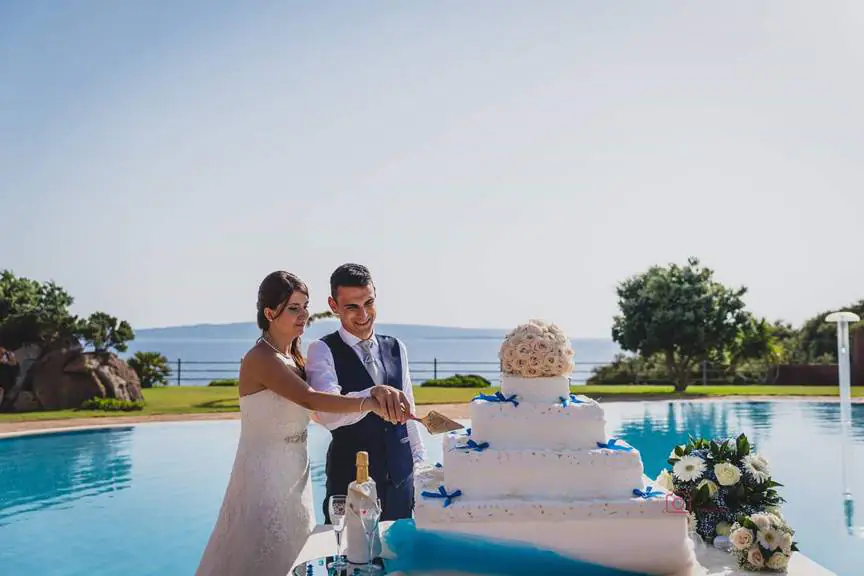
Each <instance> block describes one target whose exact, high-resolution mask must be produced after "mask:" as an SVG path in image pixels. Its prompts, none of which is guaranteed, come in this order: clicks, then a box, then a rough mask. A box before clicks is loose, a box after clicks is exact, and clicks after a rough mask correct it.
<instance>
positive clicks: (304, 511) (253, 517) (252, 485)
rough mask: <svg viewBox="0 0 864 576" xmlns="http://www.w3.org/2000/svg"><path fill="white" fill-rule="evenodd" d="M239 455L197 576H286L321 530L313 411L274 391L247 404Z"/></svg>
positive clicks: (259, 394) (243, 399)
mask: <svg viewBox="0 0 864 576" xmlns="http://www.w3.org/2000/svg"><path fill="white" fill-rule="evenodd" d="M240 417H241V432H240V441H239V444H238V446H237V455H236V457H235V460H234V468H233V469H232V471H231V478H230V480H229V482H228V488H227V490H226V491H225V499H224V500H223V502H222V508H221V510H220V512H219V518H218V520H217V521H216V526H215V528H214V529H213V533H212V535H211V536H210V541H209V542H208V544H207V548H206V549H205V551H204V555H203V558H202V559H201V563H200V565H199V566H198V571H197V572H196V575H197V576H217V575H218V576H241V575H242V576H246V575H253V574H254V575H255V576H286V575H287V574H288V573H289V572H290V571H291V567H292V566H293V564H294V561H295V560H296V558H297V555H298V554H299V553H300V550H301V548H302V547H303V544H305V542H306V539H307V538H308V537H309V534H310V533H311V531H312V528H313V527H314V524H315V513H314V510H313V508H312V484H311V479H310V475H309V455H308V453H307V450H306V430H307V426H308V425H309V412H308V411H307V410H306V409H305V408H303V407H301V406H298V405H297V404H294V403H293V402H291V401H290V400H288V399H286V398H283V397H282V396H279V395H278V394H276V393H275V392H272V391H270V390H266V389H265V390H262V391H261V392H256V393H254V394H250V395H247V396H243V397H241V398H240Z"/></svg>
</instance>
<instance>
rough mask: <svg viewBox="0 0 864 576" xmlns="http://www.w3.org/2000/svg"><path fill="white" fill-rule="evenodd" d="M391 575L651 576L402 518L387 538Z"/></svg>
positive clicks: (387, 554) (386, 564)
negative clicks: (422, 525) (424, 527)
mask: <svg viewBox="0 0 864 576" xmlns="http://www.w3.org/2000/svg"><path fill="white" fill-rule="evenodd" d="M382 539H383V540H384V544H385V546H386V548H387V550H388V551H387V553H386V555H385V560H384V565H385V567H386V569H387V571H388V572H406V573H409V574H411V573H415V572H417V573H426V572H458V573H462V574H488V575H492V574H494V575H495V576H511V575H512V576H524V575H525V574H537V575H541V574H542V575H544V576H545V575H547V574H550V575H551V574H556V575H557V574H578V575H579V576H647V575H646V574H644V573H642V572H632V571H629V570H621V569H619V568H612V567H610V566H603V565H602V564H594V563H592V562H587V561H585V560H578V559H576V558H569V557H567V556H564V555H563V554H560V553H558V552H555V551H552V550H546V549H543V548H540V547H538V546H535V545H532V544H527V543H525V544H523V543H518V542H512V541H503V540H497V539H494V538H487V537H481V536H476V535H473V534H462V533H454V532H440V531H435V530H422V529H418V528H417V525H416V523H415V522H414V520H413V519H401V520H397V521H396V522H394V523H393V525H392V526H391V527H390V528H389V529H388V530H387V531H386V532H384V534H383V535H382Z"/></svg>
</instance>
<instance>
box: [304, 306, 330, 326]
mask: <svg viewBox="0 0 864 576" xmlns="http://www.w3.org/2000/svg"><path fill="white" fill-rule="evenodd" d="M334 316H335V314H333V312H331V311H330V310H327V311H326V312H316V313H315V314H312V315H311V316H309V321H308V322H307V323H306V325H307V326H311V325H312V323H313V322H316V321H318V320H325V319H327V318H333V317H334Z"/></svg>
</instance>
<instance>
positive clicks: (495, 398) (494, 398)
mask: <svg viewBox="0 0 864 576" xmlns="http://www.w3.org/2000/svg"><path fill="white" fill-rule="evenodd" d="M516 398H518V396H517V395H516V394H511V395H510V396H504V394H502V393H501V392H500V391H498V392H495V394H478V395H477V396H475V397H474V400H486V401H487V402H510V403H511V404H513V406H519V401H518V400H516Z"/></svg>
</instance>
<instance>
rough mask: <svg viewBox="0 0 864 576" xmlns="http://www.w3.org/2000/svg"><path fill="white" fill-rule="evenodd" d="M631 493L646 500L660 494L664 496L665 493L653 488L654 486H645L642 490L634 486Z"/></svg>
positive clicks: (657, 496)
mask: <svg viewBox="0 0 864 576" xmlns="http://www.w3.org/2000/svg"><path fill="white" fill-rule="evenodd" d="M633 495H634V496H638V497H639V498H644V499H645V500H648V499H649V498H660V497H661V496H666V493H665V492H660V491H659V490H654V488H652V487H651V486H647V487H646V489H645V490H644V491H643V490H640V489H639V488H634V489H633Z"/></svg>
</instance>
